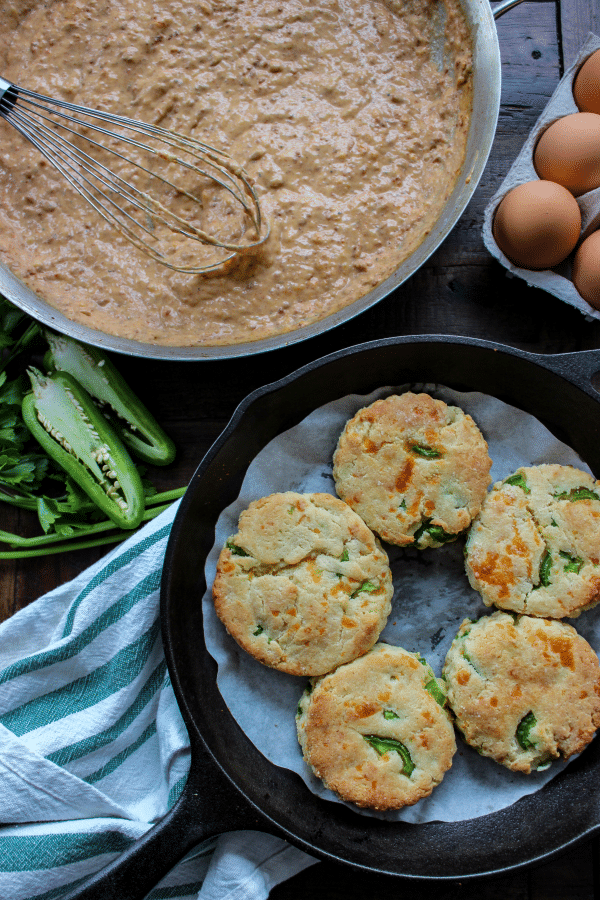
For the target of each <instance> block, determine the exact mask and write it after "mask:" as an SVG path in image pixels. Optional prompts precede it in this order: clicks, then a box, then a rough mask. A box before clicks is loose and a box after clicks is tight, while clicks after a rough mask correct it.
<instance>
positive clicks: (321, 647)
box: [213, 491, 393, 675]
mask: <svg viewBox="0 0 600 900" xmlns="http://www.w3.org/2000/svg"><path fill="white" fill-rule="evenodd" d="M392 595H393V585H392V575H391V571H390V568H389V564H388V557H387V554H386V553H385V551H384V550H383V549H382V548H381V546H380V545H379V542H378V541H377V540H376V538H375V536H374V535H373V533H372V532H371V531H370V530H369V528H367V526H366V525H365V523H364V522H363V521H362V519H360V517H359V516H358V515H357V514H356V513H355V512H353V511H352V510H351V509H350V507H349V506H347V504H345V503H343V502H342V501H341V500H339V499H338V498H337V497H332V496H331V495H329V494H319V493H315V494H299V493H296V492H294V491H286V492H284V493H280V494H271V495H269V496H268V497H263V498H261V499H260V500H256V501H255V502H253V503H251V504H250V506H249V507H248V509H247V510H245V511H244V512H243V513H242V515H241V516H240V521H239V526H238V532H237V534H235V535H233V536H232V537H231V538H230V539H229V540H228V541H227V544H226V546H225V547H224V548H223V550H222V551H221V554H220V556H219V561H218V565H217V575H216V578H215V582H214V585H213V599H214V604H215V609H216V612H217V615H218V616H219V618H220V619H221V621H222V622H223V623H224V625H225V627H226V628H227V630H228V631H229V633H230V634H231V635H232V637H233V638H234V639H235V640H236V641H237V643H238V644H239V645H240V646H241V647H242V648H243V649H244V650H245V651H246V652H248V653H250V654H251V655H252V656H253V657H254V658H255V659H257V660H258V661H259V662H261V663H264V664H265V665H267V666H270V667H271V668H274V669H278V670H280V671H282V672H288V673H289V674H291V675H322V674H323V673H325V672H330V671H331V670H332V669H334V668H335V667H336V666H338V665H340V664H341V663H345V662H348V661H350V660H352V659H355V658H356V657H358V656H361V655H362V654H363V653H366V652H367V650H369V649H370V648H371V647H372V646H373V644H374V643H375V642H376V641H377V638H378V637H379V635H380V633H381V631H382V630H383V628H384V627H385V624H386V621H387V618H388V615H389V613H390V610H391V599H392Z"/></svg>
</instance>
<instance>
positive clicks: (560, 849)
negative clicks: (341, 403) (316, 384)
mask: <svg viewBox="0 0 600 900" xmlns="http://www.w3.org/2000/svg"><path fill="white" fill-rule="evenodd" d="M432 343H433V344H435V343H439V344H444V345H448V344H450V345H456V346H457V347H460V346H463V345H467V346H469V347H480V348H482V349H484V350H492V351H498V352H502V353H505V354H507V355H509V356H514V357H518V358H521V359H523V360H525V361H527V362H530V363H532V364H534V365H539V366H541V367H542V368H543V369H546V370H548V373H549V374H550V373H552V374H554V375H555V376H556V375H558V377H560V378H565V380H567V381H571V383H574V384H575V385H576V387H577V388H578V389H580V390H583V391H584V392H586V393H588V394H591V395H592V396H594V395H595V398H596V400H598V396H599V395H598V394H597V392H596V391H590V390H588V389H587V388H586V387H585V386H583V385H582V384H581V383H578V382H577V381H575V382H573V381H572V379H570V378H569V377H568V375H567V374H565V373H564V372H562V371H560V372H558V373H557V372H556V370H555V369H553V367H552V366H551V365H548V364H546V363H545V361H544V356H543V355H539V354H534V353H529V352H527V351H524V350H520V349H518V348H514V347H510V346H506V345H502V344H498V343H495V342H491V341H485V340H481V339H476V338H468V337H463V336H444V335H415V336H406V335H405V336H400V337H391V338H386V339H384V340H375V341H370V342H365V343H362V344H358V345H355V346H353V347H348V348H343V349H341V350H338V351H335V352H333V353H331V354H329V355H327V356H325V357H322V358H320V359H318V360H314V361H311V362H310V363H308V364H306V365H305V366H303V367H301V368H300V369H298V370H295V371H293V372H291V373H289V374H288V375H286V376H284V377H283V378H281V379H279V380H278V381H276V382H273V383H270V384H267V385H265V386H263V387H260V388H258V389H256V390H255V391H253V392H252V393H251V394H249V395H248V396H247V397H246V398H245V399H244V400H243V401H242V402H241V403H240V404H239V405H238V407H237V408H236V410H235V411H234V413H233V415H232V417H231V419H230V421H229V423H228V424H227V426H226V427H225V429H224V430H223V432H222V433H221V434H220V436H219V437H218V438H217V440H216V441H215V443H214V444H213V445H212V447H211V448H210V449H209V450H208V452H207V453H206V454H205V456H204V458H203V459H202V461H201V462H200V464H199V466H198V468H197V470H196V472H195V474H194V476H193V479H195V478H196V477H201V476H202V474H203V472H204V470H205V469H206V468H207V467H208V466H209V464H210V462H211V461H212V460H213V459H214V457H215V456H216V455H217V454H218V453H219V451H220V449H221V448H222V446H223V444H224V443H226V442H227V440H228V439H229V438H230V436H231V434H232V432H234V431H235V429H236V428H237V426H238V423H239V422H240V420H241V419H242V417H243V416H245V414H246V412H247V411H248V409H249V408H250V407H251V406H252V405H253V404H254V403H255V401H256V400H258V399H259V398H261V397H263V396H265V395H268V394H270V393H273V392H276V391H278V390H280V389H281V388H284V387H285V386H287V385H289V384H291V383H293V382H294V381H296V380H298V379H301V378H302V376H304V375H306V374H308V373H310V372H311V371H315V370H317V369H320V368H322V367H326V366H327V365H328V364H329V363H331V362H334V361H335V360H338V359H340V358H343V357H346V356H352V355H354V354H360V353H362V352H365V351H369V350H376V349H377V348H380V347H383V346H401V345H407V344H410V345H413V346H414V345H418V344H432ZM561 356H564V357H569V356H572V354H557V355H551V356H550V359H549V360H548V361H550V360H552V359H553V360H557V359H558V360H560V357H561ZM193 479H192V483H193ZM191 494H192V492H190V491H188V492H186V495H185V496H184V497H183V499H182V501H181V505H180V508H179V510H178V512H177V516H176V519H175V521H174V523H173V528H172V530H171V535H170V537H169V542H168V546H167V551H166V555H165V573H170V572H171V562H172V558H173V555H174V548H175V543H176V540H177V534H178V531H179V527H180V523H181V522H182V520H183V519H184V518H185V513H186V511H187V509H188V507H189V505H190V503H191V502H192V501H191ZM168 578H169V576H167V580H168ZM164 593H165V595H166V593H168V591H165V592H164ZM161 620H162V622H163V629H164V634H165V638H166V639H165V656H166V658H167V663H168V666H169V671H170V674H171V679H172V681H173V686H174V689H175V691H176V694H177V699H178V702H179V704H180V706H181V707H182V708H183V709H184V710H185V718H186V725H187V727H188V729H190V730H191V729H193V732H194V741H192V744H193V743H194V742H195V743H196V744H200V745H202V749H203V751H204V752H205V753H208V755H209V756H210V759H211V760H212V762H213V763H214V765H215V767H216V768H217V770H218V771H219V773H220V774H221V775H222V776H223V777H224V778H225V779H226V780H227V782H228V784H229V785H230V786H231V788H232V790H233V792H234V794H235V795H236V796H238V797H240V799H243V801H244V803H245V804H246V805H248V806H249V807H250V808H251V810H253V811H254V812H256V813H258V815H259V817H260V819H262V820H263V822H264V824H265V825H266V824H267V823H269V824H270V825H271V826H272V829H273V831H274V832H275V833H277V834H279V835H282V836H284V837H286V838H287V840H289V841H290V843H292V844H294V845H295V846H298V847H300V848H301V849H303V850H304V851H306V852H308V853H310V854H311V855H313V856H316V857H317V858H319V859H326V860H329V861H331V862H335V863H338V864H342V865H346V866H347V865H350V866H352V867H353V868H355V869H357V870H360V871H363V872H367V873H370V874H373V873H377V874H381V875H389V876H391V877H393V878H395V879H396V878H399V879H403V880H410V881H419V882H426V881H436V882H438V881H442V882H453V881H457V880H462V879H465V880H466V879H468V880H476V879H479V878H486V877H494V876H501V875H505V874H507V873H509V872H510V873H513V872H516V871H519V870H521V869H525V868H530V867H532V866H535V865H539V864H541V863H542V862H544V861H547V860H549V859H552V858H554V857H556V856H559V855H560V854H562V853H564V852H565V851H566V850H567V849H568V848H569V847H571V846H574V845H576V844H578V843H579V842H580V841H582V840H585V839H586V838H589V837H590V836H592V835H594V834H595V833H596V832H597V831H598V830H599V829H600V822H598V823H596V824H594V825H592V826H588V827H586V828H584V829H583V830H582V831H581V832H580V833H579V834H577V835H575V836H574V837H570V838H569V839H568V840H566V841H565V843H563V844H560V846H554V847H553V848H551V849H549V850H546V851H544V852H541V853H539V854H537V855H535V856H530V857H529V858H528V859H526V860H521V861H518V862H516V863H512V864H509V865H507V866H499V867H496V868H494V869H487V870H485V871H477V872H468V873H466V874H465V873H461V874H459V875H456V874H453V875H433V876H432V875H423V874H420V873H414V872H412V873H398V872H396V871H390V870H389V869H386V868H385V867H382V866H381V864H376V865H375V867H373V866H368V865H367V864H364V863H362V862H354V861H352V860H350V859H348V858H344V857H342V856H340V855H338V854H337V853H335V852H332V851H331V850H327V849H323V848H322V847H318V846H314V844H312V843H310V842H309V841H307V840H305V839H304V838H303V837H301V836H299V835H297V834H296V833H294V831H291V830H290V829H289V828H288V827H287V826H286V825H282V824H280V822H278V821H277V819H276V818H274V817H273V816H272V815H271V814H270V813H269V812H265V810H264V808H263V807H262V806H261V805H260V802H256V801H255V800H253V799H251V798H250V797H249V796H248V795H247V793H246V790H245V787H244V786H239V785H238V784H237V783H236V781H235V780H234V778H232V777H231V776H230V775H229V774H228V773H227V771H225V769H224V768H223V766H222V764H221V763H220V761H219V759H218V758H217V757H216V756H215V754H214V753H213V751H212V750H211V749H210V748H209V747H208V746H207V744H206V742H205V740H204V737H203V735H202V733H201V732H200V730H199V729H198V728H197V727H196V723H195V722H194V717H193V715H192V714H191V712H190V709H189V707H188V704H187V702H186V694H185V690H184V689H182V687H181V684H180V681H179V678H178V673H177V667H176V662H175V661H174V660H173V658H172V653H173V647H172V646H171V643H170V638H171V635H170V632H169V626H168V616H167V601H166V600H165V597H163V593H162V592H161ZM165 625H166V629H165V628H164V626H165ZM167 638H168V639H167ZM206 652H208V651H206ZM209 655H210V654H209ZM190 737H192V736H191V735H190ZM265 763H266V764H267V766H268V765H271V766H273V764H272V763H269V761H268V760H265ZM275 768H277V767H275ZM557 778H558V779H560V778H561V776H560V775H559V776H557ZM543 790H544V789H542V791H543ZM536 793H540V792H536ZM528 796H529V797H531V796H532V795H528ZM533 796H534V795H533ZM522 800H525V801H526V800H527V796H526V797H524V798H522ZM519 802H520V801H517V803H519ZM516 805H517V804H513V805H512V807H511V808H512V809H514V807H515V806H516ZM502 812H503V811H502V810H500V811H498V813H502ZM490 815H491V816H494V815H496V814H494V813H492V814H490ZM484 818H488V816H485V817H484ZM470 821H476V820H470ZM394 824H396V825H397V824H400V825H401V827H406V828H408V829H410V826H411V823H394ZM440 824H442V825H443V824H444V823H437V822H431V823H423V824H420V826H419V828H420V830H423V829H428V830H431V829H432V827H433V828H435V827H436V826H439V825H440ZM448 824H454V823H448ZM457 824H459V825H460V823H457Z"/></svg>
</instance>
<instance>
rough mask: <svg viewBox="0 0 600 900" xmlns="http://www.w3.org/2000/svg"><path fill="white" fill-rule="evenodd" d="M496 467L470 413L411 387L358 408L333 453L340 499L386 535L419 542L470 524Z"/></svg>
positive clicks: (436, 541)
mask: <svg viewBox="0 0 600 900" xmlns="http://www.w3.org/2000/svg"><path fill="white" fill-rule="evenodd" d="M490 467H491V460H490V458H489V456H488V452H487V444H486V442H485V440H484V438H483V436H482V434H481V432H480V431H479V429H478V428H477V425H476V424H475V422H474V421H473V419H472V418H471V416H469V415H466V414H465V413H464V412H463V411H462V410H461V409H459V408H458V407H456V406H447V405H446V404H445V403H444V402H443V401H441V400H434V399H433V398H432V397H430V396H429V394H413V393H411V392H410V391H409V392H407V393H405V394H400V395H392V396H391V397H387V398H385V399H384V400H377V401H375V403H372V404H371V405H370V406H367V407H365V408H364V409H360V410H359V411H358V412H357V414H356V415H355V416H354V417H353V418H352V419H350V421H349V422H347V423H346V427H345V429H344V431H343V433H342V435H341V437H340V439H339V442H338V446H337V450H336V451H335V454H334V457H333V477H334V480H335V486H336V490H337V493H338V494H339V496H340V497H341V498H342V500H345V501H346V503H348V504H349V505H350V506H351V507H352V508H353V509H355V510H356V512H357V513H358V514H359V515H360V516H361V517H362V518H363V519H364V520H365V522H366V523H367V525H368V526H369V528H372V529H373V531H375V532H377V534H379V535H380V537H381V538H383V540H385V541H388V542H389V543H391V544H398V545H399V546H406V545H409V544H414V545H415V546H417V547H419V548H423V547H439V546H441V545H442V544H444V543H447V542H448V541H452V540H454V539H455V538H456V537H457V536H458V534H459V533H460V532H461V531H464V529H465V528H467V527H468V526H469V525H470V524H471V521H472V519H473V518H474V516H475V515H477V513H478V512H479V509H480V508H481V504H482V502H483V498H484V497H485V493H486V491H487V488H488V485H489V483H490V475H489V471H490Z"/></svg>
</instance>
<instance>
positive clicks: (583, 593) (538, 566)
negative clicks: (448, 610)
mask: <svg viewBox="0 0 600 900" xmlns="http://www.w3.org/2000/svg"><path fill="white" fill-rule="evenodd" d="M465 566H466V570H467V576H468V578H469V582H470V583H471V586H472V587H473V588H475V590H476V591H479V593H480V594H481V596H482V599H483V602H484V603H485V604H486V606H491V605H492V604H493V605H495V606H498V607H500V608H501V609H507V610H513V611H514V612H519V613H527V614H528V615H532V616H543V617H550V618H554V619H561V618H563V617H564V616H570V617H576V616H578V615H579V614H580V613H581V612H582V610H584V609H589V608H590V607H591V606H594V605H595V604H596V603H598V601H599V600H600V483H598V482H597V481H596V480H595V479H594V478H593V477H592V476H591V475H589V474H588V473H587V472H582V471H580V470H579V469H576V468H574V467H573V466H560V465H556V464H551V465H540V466H525V467H522V468H520V469H518V470H517V471H516V472H515V473H514V474H512V475H509V476H508V477H507V478H505V479H504V480H503V481H501V482H497V483H496V484H495V485H494V487H493V489H492V490H491V492H490V493H489V494H488V496H487V497H486V499H485V501H484V503H483V506H482V509H481V512H480V513H479V515H478V516H477V518H476V519H475V521H474V522H473V525H472V527H471V531H470V532H469V537H468V539H467V544H466V548H465Z"/></svg>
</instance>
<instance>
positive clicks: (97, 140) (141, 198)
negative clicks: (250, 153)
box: [0, 78, 269, 274]
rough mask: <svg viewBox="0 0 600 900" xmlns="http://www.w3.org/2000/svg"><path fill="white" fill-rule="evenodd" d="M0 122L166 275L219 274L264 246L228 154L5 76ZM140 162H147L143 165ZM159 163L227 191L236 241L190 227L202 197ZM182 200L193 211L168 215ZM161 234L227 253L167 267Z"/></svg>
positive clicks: (253, 208)
mask: <svg viewBox="0 0 600 900" xmlns="http://www.w3.org/2000/svg"><path fill="white" fill-rule="evenodd" d="M0 117H1V118H3V119H5V120H6V121H7V122H9V123H10V124H11V125H12V126H13V127H14V128H16V129H17V131H18V132H20V134H21V135H23V137H25V138H26V139H27V140H28V141H30V142H31V143H32V144H33V145H34V146H35V147H37V149H38V150H40V152H41V153H43V155H44V156H45V157H46V159H47V160H48V161H49V162H50V163H52V165H53V166H54V167H55V168H56V169H58V171H59V172H60V173H61V174H62V175H64V177H65V178H66V179H67V180H68V181H69V183H70V184H71V185H72V186H73V187H74V188H75V190H76V191H77V192H78V193H79V194H81V196H82V197H83V198H84V199H85V200H87V201H88V203H90V205H91V206H92V207H93V208H94V209H95V210H96V212H98V213H99V214H100V215H101V216H102V217H103V218H104V219H105V220H106V221H107V222H109V223H110V224H112V225H113V226H114V227H115V228H117V229H118V230H119V231H120V232H121V234H122V235H124V236H125V237H126V238H127V239H128V240H129V241H131V243H132V244H134V245H135V246H136V247H138V248H139V249H140V250H143V251H144V252H145V253H147V254H148V255H149V256H151V257H152V259H154V260H156V261H157V262H159V263H162V264H163V265H165V266H168V267H169V268H170V269H174V270H175V271H177V272H189V273H192V274H195V273H199V272H206V271H208V270H209V269H215V268H218V267H220V266H222V265H223V264H224V263H225V262H227V261H228V260H230V259H232V258H233V257H234V256H235V255H236V254H238V253H243V252H246V251H248V250H249V249H250V248H253V247H257V246H259V245H260V244H262V243H264V241H265V240H266V239H267V237H268V235H269V227H268V224H267V225H265V223H264V222H263V219H262V216H261V210H260V206H259V201H258V197H257V195H256V191H255V190H254V187H253V185H252V182H251V180H250V178H249V176H248V175H247V173H246V172H245V171H244V169H243V168H242V167H241V166H239V165H238V164H237V163H236V162H235V161H234V160H232V159H231V158H230V157H229V156H227V154H226V153H223V152H222V151H220V150H217V149H215V148H214V147H209V146H208V145H207V144H204V143H203V142H202V141H198V140H195V139H194V138H189V137H186V136H185V135H182V134H178V133H176V132H172V131H167V130H165V129H164V128H159V127H157V126H155V125H148V124H146V123H144V122H138V121H136V120H134V119H129V118H127V117H126V116H119V115H113V114H111V113H105V112H101V111H100V110H96V109H89V108H87V107H85V106H77V105H75V104H72V103H66V102H64V101H62V100H56V99H52V98H50V97H45V96H43V95H42V94H37V93H34V92H33V91H28V90H25V89H24V88H21V87H17V86H16V85H14V84H11V83H10V82H8V81H5V80H4V79H3V78H0ZM105 126H109V127H105ZM110 129H119V130H118V131H117V130H110ZM80 145H83V146H84V147H85V150H84V149H82V146H80ZM86 151H90V152H86ZM126 152H127V153H128V154H129V155H125V153H126ZM133 152H135V154H136V155H137V158H136V156H133V155H132V153H133ZM92 153H93V154H94V155H91V154H92ZM144 157H146V158H147V160H148V161H149V162H146V163H145V162H144ZM103 158H104V159H105V162H102V159H103ZM115 161H120V162H118V163H117V167H119V166H120V165H121V163H125V164H126V165H127V167H128V171H130V173H131V174H132V175H133V179H132V178H131V177H130V176H128V177H127V179H124V178H123V177H121V175H119V174H117V173H116V172H114V171H112V170H111V163H113V164H114V163H115ZM149 165H151V166H153V168H150V167H149ZM158 165H166V166H167V167H171V168H174V167H175V168H176V169H177V175H178V178H179V176H181V174H184V175H185V177H187V179H188V181H195V182H198V180H200V181H199V184H201V185H203V186H204V187H206V185H207V184H208V183H209V182H210V183H212V184H216V185H218V186H219V187H220V188H222V189H224V190H225V191H227V192H228V194H229V195H230V196H231V197H232V198H233V199H234V201H235V203H236V204H239V207H241V210H242V217H241V220H242V221H241V222H238V223H237V228H238V231H240V230H241V232H242V234H241V236H240V238H239V239H238V240H231V241H230V240H228V239H226V238H223V239H221V238H219V237H215V236H211V235H210V234H207V232H206V231H204V230H203V229H202V228H201V227H199V226H198V225H195V224H194V222H193V221H192V220H193V218H194V214H198V213H199V212H201V211H202V208H203V202H202V198H201V197H199V196H197V194H198V192H199V191H198V190H196V191H195V192H194V193H193V192H192V190H191V189H190V186H189V185H188V186H186V185H185V184H183V183H182V182H181V180H179V184H177V183H176V178H175V176H174V175H172V174H171V173H170V172H169V173H168V174H166V175H162V174H160V172H157V171H155V167H157V166H158ZM136 178H137V179H138V180H140V178H142V179H145V183H144V187H143V188H142V187H137V186H136V185H135V184H134V183H132V181H133V180H135V179H136ZM206 179H208V180H209V181H208V182H207V181H206ZM146 182H147V184H149V185H150V191H154V189H155V188H156V189H158V188H160V190H161V191H162V193H163V194H167V199H166V200H165V201H164V202H161V201H160V200H159V199H157V197H155V196H153V195H152V193H150V192H149V191H148V190H147V189H146ZM185 198H187V200H188V201H190V203H191V208H192V209H193V210H194V213H192V215H187V216H186V217H185V218H184V217H182V216H181V215H180V214H179V213H177V212H175V211H173V210H172V209H169V205H168V204H169V203H170V204H171V206H173V205H174V200H175V199H177V200H178V202H180V203H181V202H184V203H185ZM189 205H190V204H188V206H189ZM234 218H235V217H234ZM165 229H167V230H168V231H165ZM165 235H167V236H171V237H172V235H182V236H183V237H185V238H191V239H192V240H193V241H197V242H200V243H202V244H208V245H211V246H213V247H217V248H220V249H221V250H225V251H229V252H228V253H227V254H225V255H223V254H217V255H218V256H219V258H217V259H210V260H208V261H205V263H204V264H202V265H195V264H188V263H187V262H180V263H177V262H173V261H169V259H168V258H167V257H166V256H165V254H164V243H165ZM175 243H176V245H177V246H176V247H175V250H177V251H178V252H181V242H177V241H176V242H175ZM161 245H162V249H161ZM188 250H189V248H188ZM188 255H189V254H188Z"/></svg>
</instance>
